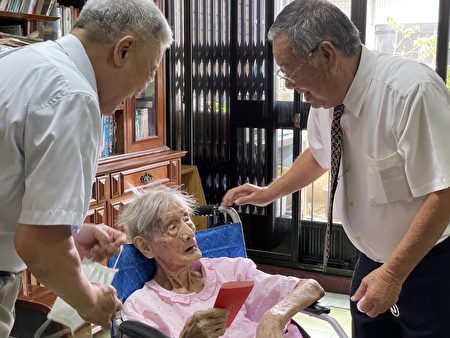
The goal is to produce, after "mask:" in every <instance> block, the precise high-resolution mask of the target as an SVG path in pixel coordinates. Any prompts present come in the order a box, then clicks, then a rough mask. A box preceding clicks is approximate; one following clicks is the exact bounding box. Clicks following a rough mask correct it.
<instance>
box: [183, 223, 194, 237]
mask: <svg viewBox="0 0 450 338" xmlns="http://www.w3.org/2000/svg"><path fill="white" fill-rule="evenodd" d="M194 235H195V232H194V230H193V229H192V228H191V227H190V226H189V225H188V224H186V223H185V224H184V226H183V231H182V234H181V236H182V237H183V239H185V240H187V239H190V238H191V237H194Z"/></svg>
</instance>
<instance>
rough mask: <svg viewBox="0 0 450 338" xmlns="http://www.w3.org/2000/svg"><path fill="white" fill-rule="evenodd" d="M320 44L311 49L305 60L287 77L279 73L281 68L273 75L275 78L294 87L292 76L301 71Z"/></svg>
mask: <svg viewBox="0 0 450 338" xmlns="http://www.w3.org/2000/svg"><path fill="white" fill-rule="evenodd" d="M321 43H322V42H319V43H318V44H317V45H316V46H315V47H314V48H313V49H311V50H310V51H309V53H308V55H307V56H306V60H305V61H304V62H302V63H301V64H300V65H299V66H298V67H297V68H295V70H294V71H293V72H292V73H291V74H290V75H289V76H287V75H286V74H284V73H283V72H282V71H281V68H278V70H277V72H276V73H275V75H276V76H278V77H279V78H280V79H282V80H284V81H285V82H287V83H289V84H291V85H294V84H295V80H294V76H295V74H297V72H298V71H299V70H300V69H302V67H303V66H304V65H305V64H306V63H307V62H308V60H309V58H310V57H311V56H312V55H313V54H314V52H315V51H316V50H317V49H318V48H319V46H320V44H321Z"/></svg>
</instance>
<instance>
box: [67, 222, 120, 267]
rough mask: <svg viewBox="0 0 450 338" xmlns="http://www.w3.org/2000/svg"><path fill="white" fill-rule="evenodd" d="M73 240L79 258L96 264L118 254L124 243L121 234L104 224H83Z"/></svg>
mask: <svg viewBox="0 0 450 338" xmlns="http://www.w3.org/2000/svg"><path fill="white" fill-rule="evenodd" d="M73 238H74V241H75V246H76V247H77V250H78V253H79V255H80V257H81V258H82V259H83V258H84V257H86V258H90V259H93V260H95V261H97V262H99V261H101V260H102V259H105V258H109V257H111V256H113V255H114V254H116V253H118V252H119V250H120V246H121V245H122V244H124V243H125V241H126V236H125V234H124V233H123V232H120V231H118V230H116V229H113V228H111V227H109V226H107V225H104V224H84V225H83V227H82V228H81V230H80V231H79V232H78V234H75V235H74V236H73Z"/></svg>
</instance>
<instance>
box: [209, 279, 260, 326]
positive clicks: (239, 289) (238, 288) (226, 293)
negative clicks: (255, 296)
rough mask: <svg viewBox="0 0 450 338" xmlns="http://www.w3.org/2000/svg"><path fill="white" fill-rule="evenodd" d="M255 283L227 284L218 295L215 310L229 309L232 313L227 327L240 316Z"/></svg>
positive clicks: (224, 284)
mask: <svg viewBox="0 0 450 338" xmlns="http://www.w3.org/2000/svg"><path fill="white" fill-rule="evenodd" d="M253 284H254V283H253V281H242V282H226V283H223V284H222V286H221V287H220V290H219V293H218V294H217V298H216V302H215V303H214V307H215V308H219V309H228V311H229V312H230V314H229V316H228V320H227V324H226V327H227V328H228V327H230V325H231V323H232V322H233V320H234V317H236V315H237V314H238V312H239V310H240V309H241V307H242V305H243V304H244V303H245V300H246V299H247V297H248V295H249V294H250V292H251V291H252V289H253Z"/></svg>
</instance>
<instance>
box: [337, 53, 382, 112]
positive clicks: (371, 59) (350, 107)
mask: <svg viewBox="0 0 450 338" xmlns="http://www.w3.org/2000/svg"><path fill="white" fill-rule="evenodd" d="M375 65H376V55H375V54H374V53H372V52H371V51H369V50H368V49H367V48H366V46H364V45H362V51H361V58H360V61H359V66H358V70H357V71H356V74H355V77H354V79H353V81H352V84H351V85H350V88H349V89H348V92H347V94H346V95H345V98H344V101H343V103H344V105H345V110H346V111H349V112H351V113H352V114H353V115H354V116H355V117H356V118H358V116H359V112H360V111H361V107H362V105H363V102H364V99H365V96H366V93H367V90H368V89H369V85H370V83H371V82H372V77H373V74H374V72H375Z"/></svg>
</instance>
